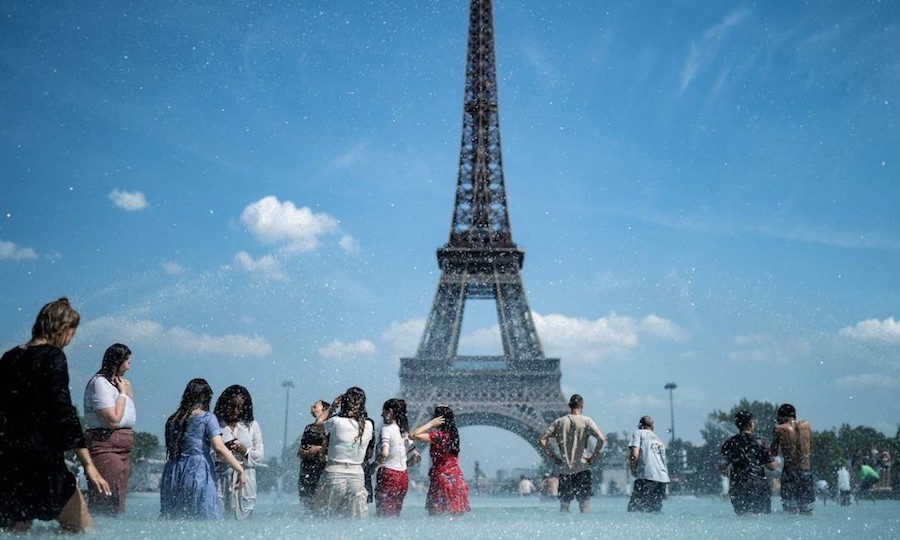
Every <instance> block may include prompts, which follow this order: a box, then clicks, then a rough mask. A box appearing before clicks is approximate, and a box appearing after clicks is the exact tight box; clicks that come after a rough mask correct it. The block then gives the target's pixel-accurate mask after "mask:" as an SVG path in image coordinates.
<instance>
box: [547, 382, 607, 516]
mask: <svg viewBox="0 0 900 540" xmlns="http://www.w3.org/2000/svg"><path fill="white" fill-rule="evenodd" d="M583 409H584V398H582V397H581V396H580V395H578V394H573V395H572V397H571V398H569V414H567V415H565V416H562V417H560V418H557V419H556V420H554V421H553V423H552V424H550V427H549V428H548V429H547V432H546V433H544V435H543V436H542V437H541V438H540V440H538V445H540V447H541V448H542V449H543V450H544V452H545V453H546V454H547V457H548V458H549V459H550V461H552V462H554V463H556V464H557V465H558V466H559V510H560V512H568V511H569V503H571V502H572V499H578V508H579V510H581V512H582V513H584V512H587V511H588V510H589V509H590V506H591V496H592V495H593V494H594V490H593V487H592V485H591V484H592V482H591V465H592V464H593V463H595V462H596V461H597V460H598V459H600V449H601V448H603V443H605V442H606V438H605V437H604V436H603V432H602V431H600V428H599V427H597V423H596V422H594V421H593V420H592V419H591V418H590V417H588V416H585V415H583V414H582V410H583ZM590 437H594V438H596V439H597V443H596V444H595V445H594V450H593V451H592V452H591V453H590V455H588V454H587V453H586V450H587V445H588V439H589V438H590ZM551 438H552V439H555V440H556V442H557V444H558V445H559V452H560V454H561V456H556V455H554V454H553V452H551V451H550V448H549V447H548V446H547V443H549V442H550V439H551Z"/></svg>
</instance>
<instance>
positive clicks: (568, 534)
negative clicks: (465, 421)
mask: <svg viewBox="0 0 900 540" xmlns="http://www.w3.org/2000/svg"><path fill="white" fill-rule="evenodd" d="M626 503H627V499H625V498H616V497H595V498H594V499H592V501H591V509H590V512H589V513H587V514H584V515H581V514H579V513H578V511H577V503H573V505H572V510H574V511H573V512H572V513H570V514H560V512H559V506H558V503H557V502H556V501H555V500H541V499H539V498H537V497H524V498H518V497H496V498H483V497H473V498H472V500H471V504H472V512H471V513H470V514H467V515H465V516H462V517H459V518H447V517H429V516H428V515H427V514H426V512H425V508H424V507H425V501H424V498H423V497H422V496H416V495H412V496H409V497H407V500H406V503H405V504H404V509H403V514H402V515H401V517H400V518H397V519H393V518H391V519H383V518H376V517H374V514H375V508H374V506H371V507H370V516H372V517H370V518H368V519H366V520H346V519H333V520H324V519H321V518H312V517H309V516H307V515H305V514H304V512H303V511H302V510H301V509H300V505H299V503H298V502H297V500H296V498H294V497H291V496H289V495H283V496H281V497H276V496H274V495H271V494H264V495H261V497H260V500H259V503H258V505H257V511H256V512H255V513H254V515H253V517H252V518H251V519H249V520H247V521H241V522H235V521H216V522H184V521H180V522H179V521H159V520H158V519H157V516H158V514H159V496H158V494H154V493H134V494H131V495H130V496H129V498H128V503H127V511H126V514H125V516H123V517H121V518H105V517H97V518H96V522H97V523H96V528H95V529H94V530H93V531H91V532H90V533H88V535H87V537H88V538H128V539H130V540H136V539H141V538H148V539H149V538H154V539H156V538H180V539H217V540H221V539H222V538H228V539H229V540H238V539H249V538H273V539H274V538H291V539H301V538H316V539H317V540H323V539H332V538H348V539H360V540H362V539H369V538H390V539H392V540H399V539H410V540H421V539H422V538H428V539H430V540H431V539H442V538H446V539H454V540H456V539H459V538H470V539H481V538H490V539H491V540H501V539H519V538H521V539H533V538H554V539H560V540H561V539H568V538H642V539H652V538H660V539H665V540H673V539H681V538H683V539H688V538H691V539H695V538H767V539H771V538H802V539H809V538H866V540H874V539H881V538H884V539H888V538H898V537H900V501H891V500H879V501H877V502H875V503H873V502H872V501H860V502H859V504H855V503H854V504H853V505H852V506H849V507H841V506H838V505H837V504H836V503H835V502H834V501H832V500H829V501H828V502H827V504H824V505H823V504H822V502H821V501H818V502H817V503H816V509H815V512H816V513H815V516H813V517H788V516H785V515H783V514H782V513H781V511H780V501H779V499H778V498H777V497H776V498H774V499H773V500H772V506H773V513H772V514H770V515H764V516H759V517H755V518H738V517H736V516H735V515H734V514H733V513H732V510H731V504H730V503H728V502H727V501H723V500H721V499H718V498H695V497H690V496H684V497H671V498H669V499H667V500H666V501H665V503H664V504H663V513H662V514H660V515H647V514H630V513H627V512H626V511H625V505H626ZM57 531H58V528H57V527H56V525H55V524H51V523H43V522H38V523H36V524H35V526H34V529H33V531H32V534H29V535H28V537H29V538H35V537H44V536H46V537H50V536H53V537H55V538H58V534H57ZM0 538H20V537H15V536H12V535H9V534H4V533H0Z"/></svg>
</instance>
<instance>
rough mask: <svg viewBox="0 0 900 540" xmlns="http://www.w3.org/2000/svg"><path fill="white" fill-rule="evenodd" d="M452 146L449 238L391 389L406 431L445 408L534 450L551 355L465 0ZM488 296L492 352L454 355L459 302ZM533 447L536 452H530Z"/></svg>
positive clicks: (542, 425)
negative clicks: (458, 145)
mask: <svg viewBox="0 0 900 540" xmlns="http://www.w3.org/2000/svg"><path fill="white" fill-rule="evenodd" d="M469 9H470V11H469V41H468V52H467V56H466V82H465V97H464V104H463V129H462V149H461V150H460V156H459V176H458V180H457V185H456V202H455V204H454V207H453V222H452V224H451V227H450V241H449V242H448V243H447V244H446V245H445V246H444V247H442V248H440V249H438V250H437V259H438V264H439V266H440V269H441V277H440V281H439V282H438V285H437V291H436V293H435V296H434V302H433V304H432V306H431V312H430V314H429V316H428V321H427V323H426V325H425V331H424V334H423V336H422V340H421V342H420V343H419V349H418V351H417V352H416V356H415V357H413V358H402V359H401V360H400V394H401V396H402V397H404V398H405V399H406V401H407V405H408V407H409V420H410V424H411V427H412V426H416V425H420V424H421V423H424V422H425V421H427V420H428V419H429V418H430V413H431V411H432V410H433V408H434V406H435V405H438V404H447V405H449V406H450V407H451V408H452V409H453V411H454V413H455V416H456V420H457V425H459V426H460V427H462V426H473V425H481V426H494V427H499V428H502V429H506V430H508V431H511V432H513V433H516V434H517V435H520V436H521V437H522V438H524V439H525V440H526V441H527V442H528V443H529V444H531V445H532V446H534V447H535V449H537V448H538V447H537V439H538V438H539V437H540V436H541V435H542V434H543V432H544V430H546V429H547V426H548V425H549V423H550V422H551V421H552V420H553V419H554V418H557V417H559V416H561V415H563V414H565V413H566V412H568V407H567V406H566V400H565V398H564V396H563V394H562V390H561V389H560V382H559V381H560V369H559V359H558V358H546V357H545V356H544V351H543V348H542V347H541V343H540V340H539V339H538V335H537V331H536V330H535V327H534V321H533V319H532V317H531V311H530V310H529V308H528V301H527V299H526V298H525V290H524V288H523V286H522V278H521V275H520V273H519V271H520V270H521V268H522V263H523V261H524V258H525V253H524V252H523V251H522V250H521V249H519V248H518V246H516V244H515V243H514V242H513V240H512V231H511V230H510V226H509V214H508V209H507V201H506V188H505V186H504V179H503V161H502V159H501V152H500V118H499V108H498V92H497V70H496V62H495V58H494V25H493V14H492V11H493V10H492V5H491V1H490V0H471V4H470V8H469ZM470 299H482V300H485V299H486V300H490V299H493V300H494V301H495V303H496V307H497V319H498V322H499V326H500V334H501V339H502V344H503V354H502V355H501V356H460V355H458V354H457V350H458V346H459V338H460V330H461V328H462V321H463V316H464V314H465V306H466V301H467V300H470ZM539 453H540V452H539Z"/></svg>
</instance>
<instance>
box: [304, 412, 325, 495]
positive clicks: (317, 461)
mask: <svg viewBox="0 0 900 540" xmlns="http://www.w3.org/2000/svg"><path fill="white" fill-rule="evenodd" d="M304 446H325V428H323V427H322V426H316V424H314V423H313V424H309V425H308V426H306V427H305V428H304V429H303V435H301V437H300V447H301V448H302V447H304ZM325 461H326V460H325V455H324V454H316V455H315V456H313V457H311V458H309V459H305V458H304V459H301V460H300V478H299V479H298V480H297V491H298V492H299V494H300V498H301V499H306V498H309V497H312V496H313V495H314V494H315V493H316V486H317V485H319V477H320V476H322V471H324V470H325Z"/></svg>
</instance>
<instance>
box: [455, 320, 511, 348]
mask: <svg viewBox="0 0 900 540" xmlns="http://www.w3.org/2000/svg"><path fill="white" fill-rule="evenodd" d="M459 346H460V348H465V349H466V350H467V351H469V353H470V354H487V355H500V354H503V338H502V337H501V336H500V325H496V324H495V325H494V326H491V327H489V328H479V329H478V330H475V331H474V332H472V333H471V334H468V335H466V336H461V337H460V339H459Z"/></svg>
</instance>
